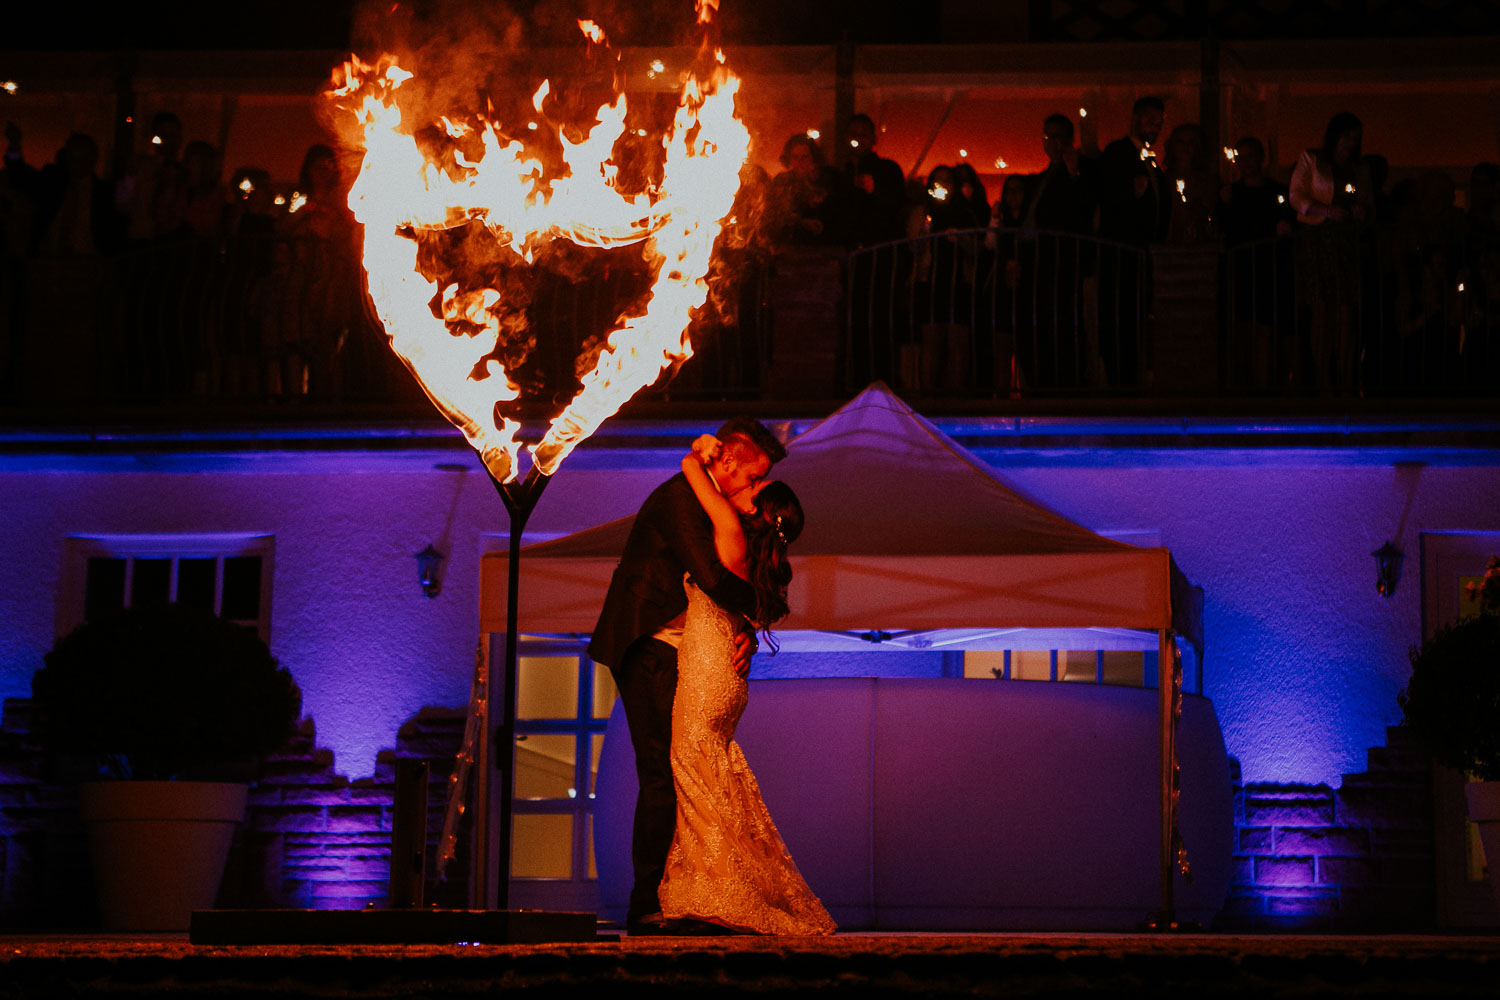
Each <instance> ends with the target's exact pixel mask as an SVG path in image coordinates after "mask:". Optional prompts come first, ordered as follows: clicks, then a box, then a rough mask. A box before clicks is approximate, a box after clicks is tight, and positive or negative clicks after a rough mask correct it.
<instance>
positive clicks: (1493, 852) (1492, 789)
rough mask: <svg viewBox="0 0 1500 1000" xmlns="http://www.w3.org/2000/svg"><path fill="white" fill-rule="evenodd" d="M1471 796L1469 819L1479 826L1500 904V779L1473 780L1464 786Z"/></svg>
mask: <svg viewBox="0 0 1500 1000" xmlns="http://www.w3.org/2000/svg"><path fill="white" fill-rule="evenodd" d="M1464 794H1465V795H1467V796H1468V797H1469V819H1471V820H1473V821H1474V825H1475V826H1477V827H1479V840H1480V842H1481V843H1482V844H1484V860H1485V864H1487V865H1488V866H1489V869H1490V889H1491V890H1492V891H1493V892H1494V894H1495V903H1496V905H1500V781H1471V782H1469V783H1468V784H1467V785H1465V786H1464Z"/></svg>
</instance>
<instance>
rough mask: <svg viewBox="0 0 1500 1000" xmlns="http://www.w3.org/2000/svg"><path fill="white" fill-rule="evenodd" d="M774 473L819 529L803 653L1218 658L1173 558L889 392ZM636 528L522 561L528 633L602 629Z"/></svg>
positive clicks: (787, 640)
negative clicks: (874, 640) (1033, 489)
mask: <svg viewBox="0 0 1500 1000" xmlns="http://www.w3.org/2000/svg"><path fill="white" fill-rule="evenodd" d="M773 474H774V475H775V476H776V478H778V479H784V480H786V481H787V482H788V483H790V484H791V485H792V487H793V488H794V489H795V490H796V491H797V495H798V497H799V498H800V499H801V501H802V505H803V508H804V510H805V512H806V515H807V527H806V530H805V531H804V532H803V535H802V537H801V538H800V539H799V540H798V541H797V542H796V543H795V544H794V545H793V547H792V553H793V556H792V565H793V572H794V577H793V582H792V592H791V594H790V604H791V607H792V614H791V617H790V618H788V619H787V620H786V621H784V622H782V623H781V624H780V625H779V626H778V627H777V634H778V636H780V637H781V638H782V640H783V645H784V647H785V648H787V649H788V650H789V651H796V650H808V649H815V648H834V649H838V648H847V649H855V648H864V649H870V648H872V647H871V645H870V644H869V642H868V641H867V639H868V638H869V637H873V636H874V635H876V634H883V635H884V637H885V638H886V641H885V642H884V643H883V645H887V646H891V647H896V648H903V647H904V648H934V647H938V646H941V647H943V648H948V649H955V648H957V649H962V648H976V649H1003V648H1056V647H1055V645H1054V646H1053V647H1048V646H1046V645H1041V646H1039V645H1037V644H1036V642H1035V641H1031V642H1024V643H1022V645H1021V646H1019V647H1017V646H1015V642H1014V640H1009V641H1008V640H1007V638H1006V636H1007V635H1009V634H1011V633H1014V632H1015V631H1016V630H1021V629H1025V630H1033V629H1046V630H1054V629H1080V628H1083V629H1091V630H1093V632H1092V634H1091V635H1090V636H1089V637H1088V639H1087V641H1086V642H1083V643H1079V644H1077V645H1075V648H1102V649H1108V648H1141V647H1143V646H1150V647H1155V646H1157V645H1158V636H1159V634H1160V633H1161V632H1162V631H1163V630H1167V629H1170V630H1172V631H1174V632H1175V633H1176V634H1177V635H1179V636H1181V637H1183V638H1185V639H1187V640H1189V641H1190V642H1191V643H1192V644H1193V646H1194V647H1196V648H1197V649H1198V650H1199V651H1200V652H1201V648H1202V627H1201V614H1200V609H1201V598H1200V597H1199V595H1198V593H1197V592H1196V591H1195V590H1194V589H1193V588H1192V587H1190V586H1189V585H1188V583H1187V581H1186V579H1185V578H1184V577H1183V576H1182V574H1181V572H1180V571H1179V570H1178V569H1177V567H1176V565H1175V564H1174V563H1173V562H1172V558H1171V554H1170V553H1169V552H1168V551H1167V550H1166V549H1165V548H1138V547H1136V546H1132V545H1127V544H1125V543H1123V542H1118V541H1114V540H1112V539H1109V538H1105V537H1103V536H1101V535H1098V534H1095V533H1094V532H1092V531H1090V530H1089V529H1087V528H1084V527H1082V526H1080V525H1077V524H1074V523H1073V522H1071V521H1069V520H1067V519H1066V518H1063V517H1061V516H1059V515H1058V514H1055V513H1053V512H1052V511H1050V510H1048V509H1047V508H1046V507H1044V506H1042V505H1040V504H1038V503H1036V502H1034V501H1032V500H1029V499H1027V498H1026V497H1025V496H1023V495H1022V494H1021V493H1020V492H1018V491H1017V490H1016V489H1014V488H1013V487H1011V486H1009V485H1007V484H1006V483H1005V482H1003V481H1002V480H1001V479H999V478H998V477H997V476H996V475H995V474H994V473H993V472H992V471H991V470H990V469H989V468H988V467H986V466H985V465H984V464H983V463H982V462H980V461H979V460H978V459H976V458H974V457H973V456H972V455H970V454H969V453H968V452H967V451H965V450H964V449H963V448H961V447H960V446H959V445H957V444H956V443H955V442H954V441H953V440H952V439H950V438H948V437H947V436H946V435H944V434H943V433H942V431H940V430H938V429H937V428H936V427H935V426H933V424H932V423H931V422H929V421H928V420H926V419H924V418H923V417H921V416H920V415H918V414H916V413H914V412H913V411H912V410H911V409H910V407H908V406H907V405H906V404H905V403H903V402H902V401H901V400H900V399H898V398H896V397H895V396H894V395H893V394H892V393H891V392H890V391H889V390H888V389H887V388H886V387H885V386H883V385H881V384H878V383H877V384H875V385H873V386H871V387H870V388H869V389H867V390H865V391H864V392H863V393H862V394H860V395H859V396H858V397H856V398H855V399H854V400H852V401H850V402H849V403H848V404H846V405H845V406H844V407H842V408H841V409H839V410H838V411H837V412H835V413H833V414H832V415H831V416H829V417H828V418H827V419H825V420H823V421H822V422H820V423H818V424H816V425H814V426H813V427H811V428H810V429H808V430H807V431H806V432H805V433H803V434H801V435H799V436H797V437H796V438H795V439H794V440H793V441H792V442H791V443H790V445H789V447H788V454H787V458H786V460H785V461H783V462H782V463H780V464H778V465H777V466H776V468H775V469H774V472H773ZM631 520H632V519H631V518H628V517H627V518H621V519H620V520H617V521H612V522H610V523H608V524H603V525H600V526H598V527H595V528H591V529H587V530H585V531H580V532H577V533H575V534H572V535H569V536H567V537H565V538H559V539H555V540H553V541H548V542H541V543H538V544H536V545H531V546H528V547H527V548H525V549H523V550H522V556H521V566H522V570H523V582H522V586H521V588H520V594H519V599H520V613H519V620H520V628H521V631H522V632H525V633H527V634H578V633H588V632H591V631H593V628H594V624H595V622H596V620H597V618H598V614H599V608H600V607H601V606H602V604H603V601H604V592H605V590H606V588H607V587H608V585H609V579H610V575H611V574H612V573H613V571H614V567H615V564H616V562H617V561H618V559H619V555H620V552H621V551H622V550H623V549H624V544H625V537H626V535H627V534H628V533H629V531H630V524H631ZM507 558H508V557H507V555H506V554H504V553H497V554H493V555H490V556H487V557H486V558H485V572H484V574H483V578H484V585H483V596H482V618H483V629H484V630H485V631H494V632H499V631H504V628H505V581H506V574H505V568H506V559H507Z"/></svg>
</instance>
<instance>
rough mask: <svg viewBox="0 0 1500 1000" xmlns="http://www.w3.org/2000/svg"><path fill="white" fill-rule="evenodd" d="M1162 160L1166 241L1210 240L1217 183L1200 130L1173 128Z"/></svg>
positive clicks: (1187, 124)
mask: <svg viewBox="0 0 1500 1000" xmlns="http://www.w3.org/2000/svg"><path fill="white" fill-rule="evenodd" d="M1163 159H1164V160H1165V161H1166V162H1165V163H1164V164H1163V174H1164V176H1165V179H1166V180H1167V181H1168V183H1169V184H1170V188H1169V189H1168V191H1167V204H1168V205H1169V206H1170V211H1169V212H1168V214H1167V233H1166V242H1168V243H1175V244H1187V243H1202V242H1205V241H1207V240H1209V239H1212V238H1213V235H1214V233H1213V222H1212V220H1213V211H1214V203H1215V202H1216V201H1217V200H1218V192H1219V182H1218V178H1217V177H1215V175H1214V174H1213V173H1211V172H1210V171H1209V168H1208V155H1207V149H1206V148H1205V146H1204V142H1203V130H1202V129H1200V128H1199V127H1198V126H1197V125H1195V124H1193V123H1191V122H1189V123H1186V124H1183V125H1179V126H1177V127H1176V128H1174V129H1173V130H1172V133H1171V135H1169V136H1167V143H1166V147H1165V150H1164V154H1163Z"/></svg>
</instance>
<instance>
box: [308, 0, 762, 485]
mask: <svg viewBox="0 0 1500 1000" xmlns="http://www.w3.org/2000/svg"><path fill="white" fill-rule="evenodd" d="M713 6H716V4H714V3H713V0H705V2H704V3H703V4H700V6H699V13H700V15H702V13H703V11H704V10H705V9H707V8H710V7H713ZM591 27H592V28H594V30H595V31H597V26H594V25H592V23H591V22H584V21H580V22H579V28H580V29H581V30H582V31H583V32H584V33H585V35H587V36H588V37H589V39H590V41H591V42H594V41H596V39H595V34H594V31H591V30H590V28H591ZM598 38H599V39H602V38H603V33H602V32H598ZM408 79H411V74H410V73H407V72H406V71H405V70H402V69H400V68H399V67H398V66H396V64H395V62H394V59H393V57H390V56H386V57H383V58H382V59H381V60H380V61H379V62H378V64H377V65H374V66H371V65H367V64H365V63H363V62H361V61H360V60H359V59H358V58H357V57H351V59H350V61H349V62H348V63H346V64H345V66H344V68H343V70H342V82H341V83H340V79H339V74H337V73H336V74H335V83H336V84H338V86H336V87H335V88H334V89H333V90H332V91H331V94H332V95H334V96H337V97H348V98H355V99H357V100H358V102H359V103H358V104H357V105H355V106H353V107H352V108H351V110H353V111H354V113H355V114H356V115H357V116H358V117H359V120H360V123H361V124H362V126H363V132H364V149H365V156H364V161H363V163H362V165H361V167H360V171H359V175H358V177H357V179H356V180H355V182H354V185H353V187H352V189H351V190H350V192H349V208H350V209H351V210H352V211H353V213H354V215H355V217H356V218H357V219H358V220H359V221H360V222H361V223H363V225H364V233H365V236H364V239H365V245H364V265H365V270H366V272H367V274H368V280H369V290H370V297H371V300H372V301H373V303H374V305H375V309H376V311H377V313H378V314H379V316H380V319H381V322H382V323H383V324H384V326H385V331H386V334H387V336H389V337H390V341H391V347H392V349H393V350H395V352H396V353H397V354H398V355H399V356H400V357H401V359H402V361H403V362H405V364H406V366H407V367H408V368H409V369H410V370H411V372H412V374H413V375H415V376H416V378H417V380H418V382H419V383H420V384H421V386H422V388H423V390H424V391H425V392H426V393H427V395H428V397H429V398H430V399H431V400H432V401H433V403H434V404H435V405H436V406H437V408H438V409H439V410H440V411H441V412H442V413H443V415H444V416H445V417H447V418H448V419H449V420H450V421H452V422H453V424H454V425H455V426H457V427H458V428H459V430H460V431H462V432H463V434H464V437H465V438H466V439H467V440H468V442H469V444H470V445H471V446H472V447H473V448H474V449H475V451H477V452H478V453H479V455H480V457H481V459H482V460H483V462H484V463H485V466H486V468H487V469H488V470H489V471H490V473H491V474H492V475H493V476H494V477H495V478H496V480H497V481H500V482H505V481H508V480H511V479H514V478H515V477H516V475H517V460H518V456H519V450H520V447H521V445H520V443H519V441H517V439H516V435H517V433H518V432H519V431H520V425H519V424H518V423H517V422H516V421H514V420H510V419H507V418H504V417H500V416H497V415H495V407H496V404H497V403H502V402H509V401H513V400H515V399H517V398H518V397H519V394H520V390H519V388H518V387H517V386H516V385H515V384H514V383H513V381H512V380H511V379H510V378H509V377H508V376H507V374H506V372H505V370H504V368H503V367H502V366H501V364H500V363H499V361H497V360H496V359H495V358H494V357H492V356H491V355H492V354H493V351H494V348H495V346H496V343H497V342H498V338H499V335H500V321H499V318H498V317H497V315H496V313H495V312H494V311H493V307H494V306H495V305H496V304H497V303H499V302H500V300H501V293H500V292H499V291H498V290H496V289H492V288H486V289H483V290H481V291H478V292H460V290H459V288H458V286H457V284H450V285H448V286H447V287H445V288H443V289H441V294H440V295H439V296H438V297H437V298H438V299H439V301H440V302H441V307H442V313H443V317H442V318H441V319H440V318H437V317H435V316H434V315H433V310H432V308H431V307H430V303H431V302H432V301H433V300H434V294H433V293H434V291H435V290H436V289H435V286H434V284H433V283H432V282H430V281H429V280H428V279H427V278H426V277H425V276H423V275H422V274H420V273H418V272H417V243H416V241H415V240H413V239H411V238H409V236H408V235H403V234H402V233H403V231H409V230H410V229H428V230H436V229H444V228H449V227H451V226H454V225H459V224H464V223H467V222H471V221H472V222H481V223H483V224H484V226H485V227H486V228H487V229H488V231H489V232H490V233H491V234H492V235H493V236H494V237H495V239H496V240H497V241H498V242H499V243H501V244H502V245H504V246H508V247H509V248H510V250H511V251H513V252H514V253H515V254H517V255H518V256H519V257H520V258H522V259H524V260H525V261H527V262H528V263H529V262H531V261H532V260H533V259H534V255H535V253H536V252H537V251H538V250H540V249H541V248H543V247H544V246H545V245H546V244H547V243H549V242H551V241H552V240H555V239H567V240H570V241H572V242H573V243H575V244H578V245H580V246H587V247H601V248H610V247H621V246H626V245H631V244H639V245H641V247H642V252H643V254H644V256H645V258H646V260H647V261H648V263H649V264H650V265H651V268H652V270H653V271H654V272H655V279H654V282H653V284H652V286H651V289H650V291H649V292H648V293H647V295H646V297H645V302H644V306H643V311H641V312H640V314H639V315H635V316H628V317H623V318H622V319H621V320H620V322H619V325H618V326H617V327H616V328H615V329H614V330H613V331H612V332H611V333H610V334H609V337H608V345H607V347H606V348H605V349H604V350H603V351H602V353H601V354H600V355H599V358H598V362H597V364H596V366H595V367H594V369H593V370H592V371H591V372H588V373H587V374H584V375H583V376H582V377H581V381H582V383H583V389H582V391H581V392H580V393H579V394H578V395H577V396H576V397H575V398H574V399H573V400H572V401H571V402H570V403H568V405H567V406H566V407H565V408H564V410H563V412H562V413H561V414H560V415H558V416H557V418H556V419H555V420H554V421H553V422H552V424H551V426H550V427H549V428H548V429H547V431H546V433H545V434H544V435H543V437H542V439H541V440H540V441H539V442H538V443H537V444H536V445H534V446H533V447H532V448H531V452H532V460H533V464H534V465H535V466H536V467H537V468H538V469H539V470H540V471H541V472H542V473H543V474H545V475H551V474H552V473H554V472H555V471H556V470H557V468H558V466H559V465H560V463H561V462H562V460H563V459H564V458H566V457H567V455H568V454H569V453H570V452H571V451H572V450H573V448H574V447H575V446H576V445H577V444H578V442H580V441H582V440H583V439H585V438H587V437H588V436H589V435H590V434H592V433H593V432H594V430H595V429H597V428H598V426H599V425H600V424H601V423H602V422H603V421H604V420H605V419H607V418H608V417H609V416H611V415H612V414H613V413H615V411H617V410H618V409H619V408H620V407H621V406H622V405H624V403H625V402H626V401H628V400H629V399H630V397H631V396H633V395H635V393H636V392H637V391H639V390H640V389H642V388H644V387H645V386H648V385H650V384H651V383H652V382H654V381H655V380H656V378H657V377H658V376H659V375H660V373H661V371H662V369H663V368H665V367H667V366H668V365H671V364H673V363H678V362H681V361H684V360H686V359H687V358H688V357H690V356H691V355H692V346H691V344H690V342H689V340H688V336H687V331H688V324H689V321H690V320H691V318H692V313H693V311H694V310H695V309H697V308H698V307H700V306H701V305H702V304H703V302H704V300H705V298H706V297H707V292H708V285H707V282H706V280H705V278H706V275H707V273H708V267H709V258H710V255H711V253H712V249H713V245H714V241H715V239H716V238H717V237H718V235H719V231H720V228H721V221H722V220H723V219H724V217H725V216H727V215H728V214H729V211H730V208H731V206H732V204H733V202H734V197H735V194H736V192H737V191H738V190H739V171H740V167H741V166H742V165H743V164H744V162H745V159H746V155H747V153H748V151H749V144H750V137H749V133H748V131H747V130H746V128H745V126H744V125H743V124H742V123H741V122H740V121H739V119H738V118H737V117H736V113H735V97H736V94H737V92H738V90H739V79H738V78H737V77H735V76H734V74H732V73H731V72H729V71H728V70H727V69H725V68H723V66H722V64H720V63H717V62H716V64H715V69H714V70H713V72H712V73H711V74H710V76H709V77H708V79H707V80H699V79H698V77H697V76H696V75H694V74H693V73H691V72H689V73H687V74H685V76H684V82H683V86H682V94H681V99H680V101H679V104H678V107H677V112H676V115H675V118H674V120H673V122H672V124H671V126H670V128H669V129H668V131H667V133H666V135H665V136H664V137H663V139H662V143H663V147H664V151H665V158H664V162H663V166H662V177H661V181H660V184H659V185H658V186H657V187H656V188H654V189H651V190H649V191H647V192H643V193H641V194H637V195H633V196H630V195H626V194H624V193H622V192H620V191H618V190H616V188H615V177H616V172H617V169H618V164H616V163H614V162H613V161H612V160H611V151H612V149H613V147H614V144H615V141H616V140H617V139H618V138H619V137H620V136H621V135H622V134H623V133H624V130H625V117H626V101H625V96H624V95H623V94H618V95H617V96H616V97H615V99H614V101H613V102H612V103H609V104H604V105H601V106H600V107H599V109H598V111H597V113H596V116H595V117H596V122H595V124H594V125H593V127H592V128H590V129H589V130H588V131H587V133H586V134H584V135H583V137H582V138H581V139H580V140H579V141H577V142H574V141H573V140H571V139H570V138H569V134H568V133H567V132H565V131H564V130H563V129H562V128H561V127H554V126H551V125H548V126H546V127H549V128H552V129H553V130H554V131H555V132H556V135H557V139H558V142H559V144H560V146H561V150H562V160H563V164H564V168H563V169H561V170H556V171H552V172H551V173H550V174H549V172H548V171H547V170H546V168H545V167H544V166H543V164H542V162H541V161H540V160H539V159H538V158H537V157H536V156H534V155H533V154H531V153H529V152H528V151H527V150H526V148H525V146H524V145H523V144H522V143H521V142H519V141H517V140H515V139H511V138H509V137H508V136H507V135H506V134H505V133H504V132H503V131H502V130H501V128H500V127H499V125H498V124H496V123H494V122H489V121H485V122H484V123H483V128H482V129H479V130H476V131H477V136H471V137H470V138H471V140H472V139H473V138H477V139H479V140H480V145H481V146H482V155H478V156H476V157H475V158H473V159H470V158H469V157H468V156H466V155H465V153H464V152H461V151H454V152H451V153H449V154H445V156H446V157H448V158H447V159H444V160H443V161H442V162H430V161H428V160H427V159H426V158H425V157H424V154H423V153H422V151H421V150H420V149H419V148H418V146H417V144H416V142H415V141H414V139H413V137H412V136H411V134H410V132H411V129H410V128H409V127H407V128H403V122H402V115H401V110H400V108H399V106H398V104H397V101H396V93H397V91H398V89H399V87H400V86H401V85H402V84H403V83H404V82H405V81H406V80H408ZM549 92H550V84H549V83H545V82H544V83H543V84H542V86H541V87H540V88H538V90H537V91H536V94H535V95H534V97H533V100H532V105H533V107H535V108H536V110H537V112H538V114H539V115H544V112H543V106H544V102H545V101H546V98H547V96H548V94H549ZM444 125H445V128H448V129H449V131H450V134H451V132H452V129H451V127H450V126H451V123H449V122H446V120H445V121H444ZM529 127H530V128H531V129H535V128H538V127H539V126H537V125H536V123H529ZM466 148H467V149H468V150H469V154H470V155H473V149H474V147H473V146H472V145H470V146H468V147H466ZM451 321H463V322H465V323H466V324H469V325H470V327H471V328H478V329H479V330H481V331H483V333H482V334H476V335H474V336H463V335H455V334H454V333H452V332H450V331H449V329H448V326H447V324H448V322H451Z"/></svg>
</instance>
